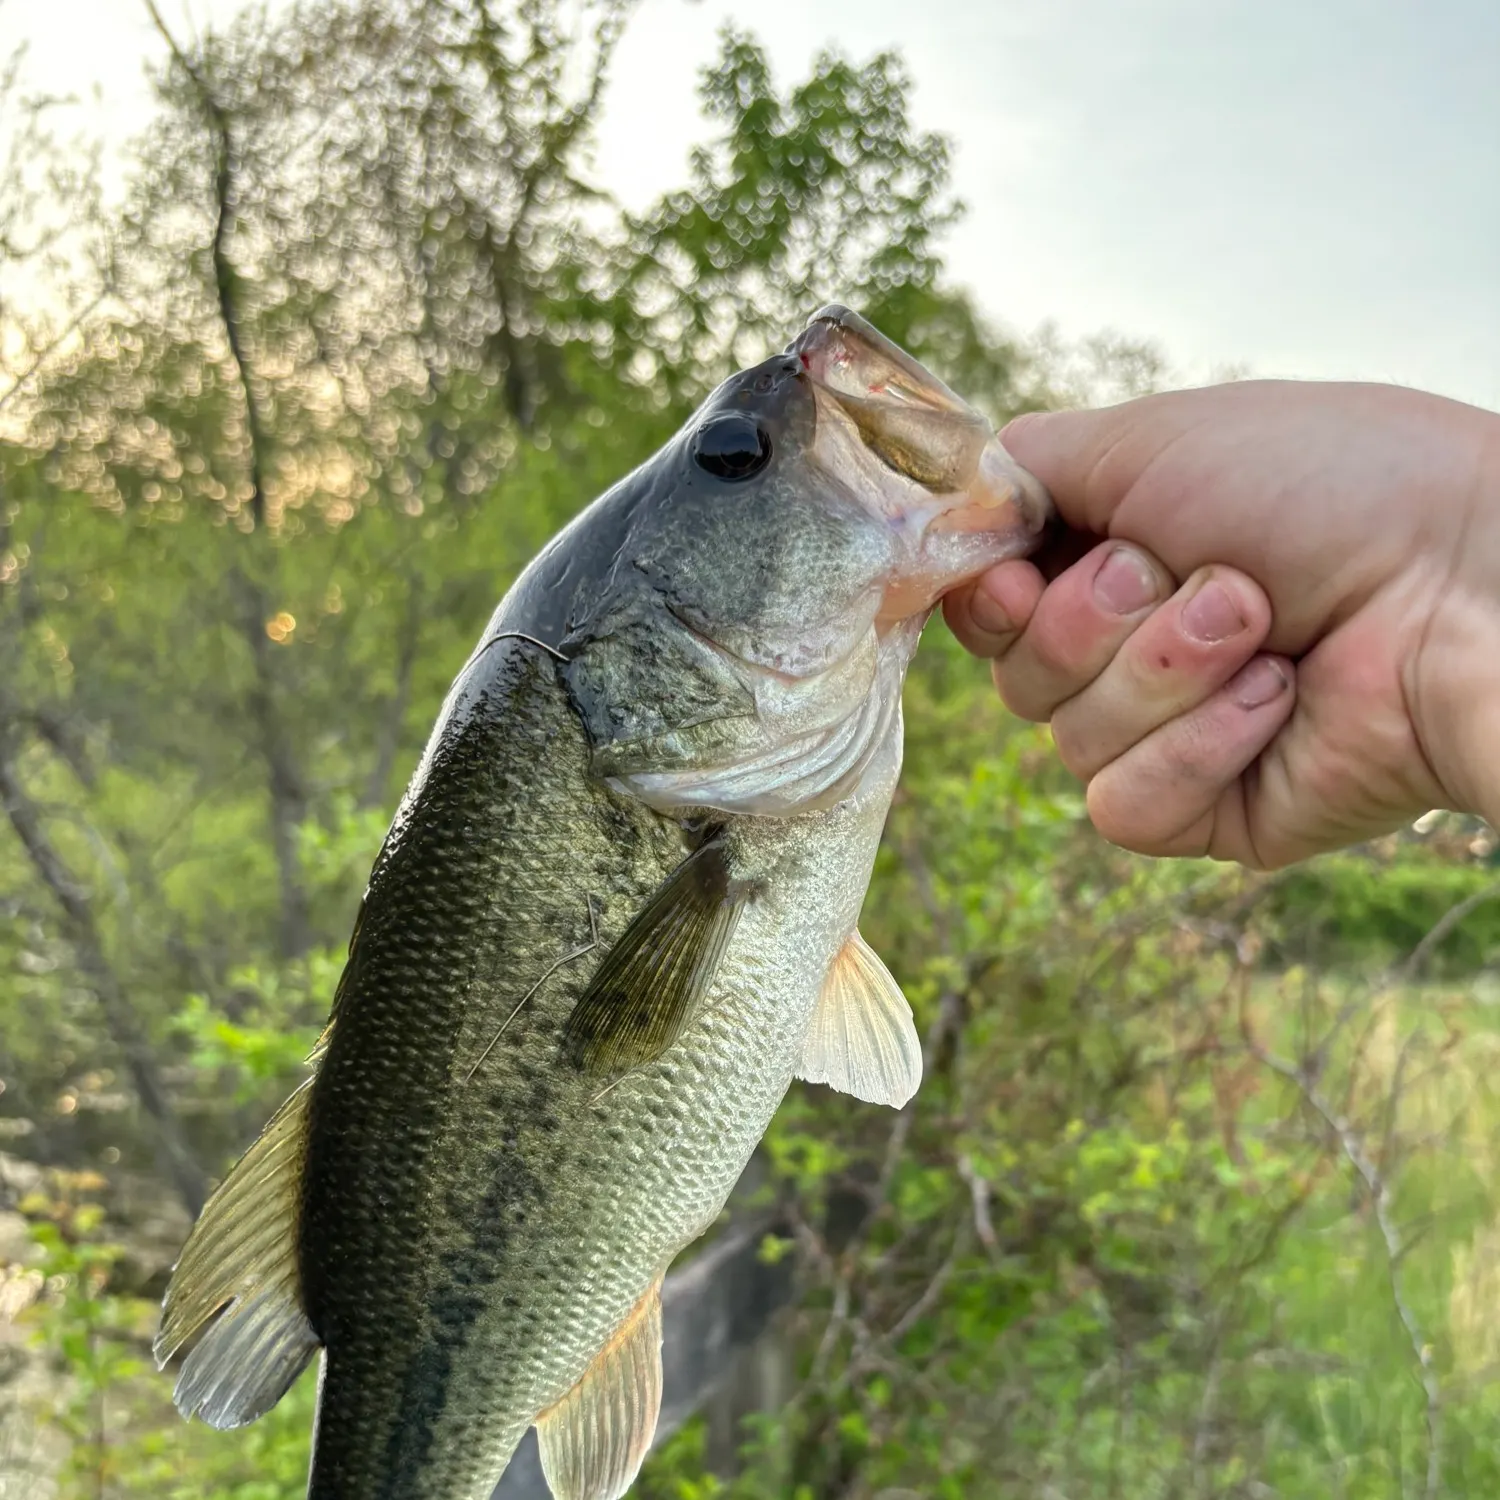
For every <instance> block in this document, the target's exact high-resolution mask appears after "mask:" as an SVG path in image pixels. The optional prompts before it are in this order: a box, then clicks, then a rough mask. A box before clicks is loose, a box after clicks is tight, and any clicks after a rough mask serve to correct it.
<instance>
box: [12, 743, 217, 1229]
mask: <svg viewBox="0 0 1500 1500" xmlns="http://www.w3.org/2000/svg"><path fill="white" fill-rule="evenodd" d="M0 727H3V726H0ZM0 803H3V804H4V808H5V813H6V816H7V817H8V818H9V820H10V825H11V827H12V828H13V829H14V830H15V834H16V837H17V838H18V839H19V840H20V842H21V846H22V848H24V849H25V850H26V853H27V855H28V856H29V857H30V859H31V863H32V867H33V868H34V869H35V870H36V872H37V875H38V877H39V878H40V879H41V882H42V884H43V885H45V886H46V887H47V889H48V890H49V891H50V892H51V894H52V896H53V898H54V900H55V901H56V902H57V905H58V907H59V908H60V909H61V911H62V915H63V927H64V931H65V933H66V935H67V937H68V941H69V943H70V944H71V946H72V948H73V952H74V955H75V958H76V960H77V963H78V968H79V971H80V973H81V974H82V976H83V979H84V982H85V983H86V984H87V985H88V987H89V989H91V990H92V991H93V993H94V997H95V999H96V1000H97V1001H98V1004H99V1009H100V1011H101V1012H102V1013H103V1016H104V1020H105V1024H106V1025H107V1026H108V1027H109V1032H110V1036H111V1038H112V1039H113V1041H114V1043H115V1046H116V1047H118V1048H119V1050H120V1054H121V1056H122V1057H123V1058H124V1060H125V1064H126V1066H127V1068H128V1069H129V1070H130V1076H131V1079H132V1081H133V1082H134V1084H135V1090H136V1096H137V1097H138V1098H139V1099H140V1102H141V1107H142V1109H144V1110H145V1111H146V1113H147V1114H148V1115H149V1116H150V1117H151V1119H152V1121H153V1122H154V1123H155V1125H156V1130H157V1138H158V1143H159V1146H160V1149H161V1154H162V1158H163V1166H164V1167H165V1168H166V1170H167V1174H168V1176H169V1177H170V1178H171V1179H172V1181H173V1182H174V1183H175V1184H176V1186H177V1192H178V1196H179V1197H180V1198H181V1199H182V1201H183V1203H184V1204H185V1205H186V1207H187V1209H188V1211H189V1213H191V1214H194V1215H196V1214H197V1213H198V1211H199V1210H200V1209H201V1208H202V1207H203V1202H204V1199H205V1197H206V1196H207V1193H206V1186H207V1185H206V1182H205V1180H204V1176H203V1172H202V1169H201V1168H200V1167H199V1166H198V1163H197V1162H196V1161H195V1160H194V1158H193V1154H192V1152H191V1151H190V1150H189V1149H188V1146H187V1142H186V1140H185V1139H184V1138H183V1135H182V1130H181V1127H180V1126H179V1125H178V1122H177V1117H176V1114H175V1112H174V1111H173V1109H172V1104H171V1100H170V1099H169V1097H168V1095H167V1090H166V1086H165V1085H164V1083H163V1082H162V1078H161V1073H160V1071H159V1070H158V1068H157V1066H156V1059H155V1057H154V1056H153V1055H152V1053H151V1048H150V1044H149V1043H148V1041H147V1040H146V1037H145V1035H144V1033H143V1032H142V1030H141V1028H140V1025H139V1023H138V1021H137V1019H136V1016H135V1013H134V1011H133V1010H132V1008H131V1005H130V1002H129V1001H128V1000H127V999H126V998H125V990H124V986H123V985H122V984H121V983H120V980H119V978H118V976H117V975H116V974H115V971H114V969H113V968H112V967H111V966H110V963H109V961H108V959H106V957H105V955H104V946H103V943H102V942H101V940H100V937H99V930H98V927H97V925H96V924H95V922H94V914H93V911H92V909H91V908H90V905H89V896H88V891H87V889H86V888H85V887H84V886H83V885H82V884H81V883H80V882H79V881H78V880H77V878H76V877H75V876H74V875H73V872H72V871H71V870H69V869H68V867H67V864H66V862H65V861H64V860H63V858H62V855H61V854H60V853H59V851H58V849H57V847H56V846H55V845H54V844H53V842H52V840H51V838H50V836H49V835H48V833H47V830H46V827H45V826H44V824H43V820H42V815H41V813H40V811H39V810H38V808H37V806H36V804H35V803H34V802H33V801H32V799H31V798H30V796H29V795H28V794H27V792H26V790H25V788H24V787H23V786H22V784H21V779H20V776H19V774H18V773H17V770H16V766H15V763H14V761H13V759H12V758H11V747H10V746H9V745H8V744H5V743H4V742H3V741H0Z"/></svg>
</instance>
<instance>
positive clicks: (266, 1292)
mask: <svg viewBox="0 0 1500 1500" xmlns="http://www.w3.org/2000/svg"><path fill="white" fill-rule="evenodd" d="M311 1089H312V1084H311V1081H309V1082H308V1083H305V1084H303V1085H302V1087H301V1088H299V1089H298V1090H297V1092H296V1093H295V1094H293V1095H292V1097H291V1098H290V1099H288V1100H287V1101H286V1103H285V1104H283V1105H282V1106H281V1108H280V1109H279V1110H277V1111H276V1113H275V1115H273V1116H272V1118H271V1122H270V1124H269V1125H267V1126H266V1128H265V1129H264V1130H263V1131H262V1132H261V1134H260V1137H259V1139H258V1140H256V1142H255V1144H254V1145H253V1146H251V1147H250V1149H249V1150H248V1151H247V1152H246V1153H245V1154H244V1155H243V1156H242V1157H241V1158H240V1159H239V1161H238V1162H237V1163H236V1164H235V1166H234V1168H233V1170H232V1171H231V1172H230V1174H229V1176H228V1177H226V1178H225V1179H224V1181H223V1182H222V1183H220V1184H219V1187H218V1189H217V1191H216V1192H215V1193H214V1195H213V1197H211V1198H210V1199H209V1200H208V1202H207V1204H205V1205H204V1209H203V1212H202V1213H201V1214H200V1215H199V1216H198V1222H197V1223H196V1224H195V1225H194V1226H193V1232H192V1233H191V1234H190V1235H189V1236H188V1242H187V1244H186V1245H185V1246H184V1247H183V1251H182V1255H181V1258H180V1259H179V1260H178V1262H177V1265H176V1267H175V1268H174V1270H173V1272H172V1279H171V1281H170V1282H169V1283H168V1284H167V1295H166V1297H165V1299H164V1300H163V1302H162V1314H161V1327H160V1329H159V1331H158V1332H157V1335H156V1339H155V1342H154V1343H153V1345H152V1351H153V1353H154V1354H155V1355H156V1362H157V1366H158V1368H160V1367H162V1366H164V1365H165V1364H166V1363H167V1361H168V1360H169V1359H171V1358H172V1356H173V1355H174V1354H175V1353H176V1352H177V1351H178V1350H179V1349H181V1348H182V1347H183V1346H184V1345H185V1344H187V1343H188V1342H189V1341H190V1340H191V1339H192V1338H193V1337H194V1336H195V1335H196V1334H197V1333H199V1332H200V1331H201V1330H202V1329H204V1328H205V1326H207V1330H208V1331H207V1332H206V1333H204V1334H203V1337H202V1338H200V1339H199V1340H198V1343H197V1345H196V1346H195V1347H194V1349H193V1350H192V1352H191V1353H190V1354H189V1355H188V1357H187V1358H186V1359H185V1360H184V1361H183V1364H182V1370H181V1372H180V1373H179V1375H178V1377H177V1386H176V1389H175V1390H174V1391H173V1393H172V1399H173V1400H174V1401H175V1402H176V1403H177V1408H178V1410H179V1411H181V1412H182V1414H183V1415H184V1416H185V1417H190V1416H193V1415H195V1414H196V1415H197V1416H199V1417H201V1418H202V1419H203V1420H204V1421H205V1422H207V1423H208V1425H209V1426H210V1427H219V1428H224V1427H242V1426H243V1425H244V1424H245V1423H246V1422H253V1421H254V1420H255V1418H256V1417H259V1416H261V1415H263V1414H264V1413H265V1412H267V1411H269V1410H270V1409H271V1408H272V1407H273V1406H275V1404H276V1403H277V1402H278V1401H279V1400H280V1399H281V1397H282V1396H283V1395H284V1394H285V1393H286V1390H287V1388H288V1387H289V1386H290V1385H291V1383H292V1382H293V1381H294V1380H295V1379H296V1378H297V1377H298V1375H300V1374H301V1373H302V1370H303V1367H304V1366H305V1365H306V1364H307V1362H308V1360H309V1359H311V1358H312V1354H313V1351H314V1350H315V1349H316V1348H317V1347H318V1338H317V1335H316V1334H315V1333H314V1332H313V1330H312V1324H311V1323H309V1322H308V1320H307V1314H306V1313H305V1312H304V1311H303V1308H302V1285H301V1276H300V1274H299V1272H298V1267H297V1219H298V1212H299V1201H300V1198H301V1189H302V1164H303V1160H304V1158H305V1156H306V1147H307V1108H308V1100H309V1098H310V1095H311Z"/></svg>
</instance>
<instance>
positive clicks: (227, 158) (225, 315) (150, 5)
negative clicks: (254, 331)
mask: <svg viewBox="0 0 1500 1500" xmlns="http://www.w3.org/2000/svg"><path fill="white" fill-rule="evenodd" d="M144 4H145V6H146V9H147V11H148V12H149V13H150V15H151V20H152V23H153V24H154V25H155V27H156V29H157V31H159V32H160V33H161V37H162V40H163V41H164V42H166V44H167V46H168V48H169V49H170V50H171V53H172V56H173V58H175V59H176V61H177V64H178V66H179V67H181V69H182V71H183V72H184V73H186V74H187V76H188V80H189V82H191V84H192V85H193V88H194V89H195V90H196V92H197V95H198V101H199V103H200V104H201V105H202V107H203V113H204V115H205V117H206V118H207V120H208V128H209V134H210V135H211V136H212V138H213V147H214V234H213V240H212V242H211V243H210V246H209V255H210V259H211V262H212V265H213V272H214V287H215V289H216V291H217V292H218V298H219V316H220V318H221V320H222V321H223V324H224V335H225V338H226V339H227V340H228V343H229V358H230V362H231V363H232V364H233V365H234V372H235V375H236V377H237V379H238V380H239V384H240V390H241V392H242V393H243V395H244V398H245V427H246V431H247V433H248V436H249V440H250V515H251V517H252V519H253V520H254V522H255V525H256V528H257V529H259V528H261V527H263V526H264V525H265V523H266V497H265V486H264V481H263V477H262V475H263V469H262V465H261V454H262V451H263V448H264V444H265V432H264V429H263V428H262V426H261V420H260V411H259V409H258V408H257V406H256V404H255V395H254V392H253V391H252V390H251V388H250V367H249V363H248V361H247V360H246V358H245V351H244V344H243V342H242V341H241V338H240V322H239V310H238V308H237V307H236V306H235V299H234V283H235V275H234V268H233V267H232V266H231V265H230V264H229V254H228V251H227V249H226V246H227V244H228V240H229V233H230V230H231V228H232V227H233V224H234V210H233V208H232V207H231V205H232V203H233V201H234V177H235V169H236V162H235V156H234V142H233V138H232V136H231V133H230V129H229V118H228V116H227V115H226V114H225V113H224V110H223V108H222V106H221V105H220V104H219V101H218V100H217V99H216V98H215V97H214V92H213V89H212V88H211V87H210V86H209V82H208V79H207V78H206V77H205V76H204V74H203V72H202V70H201V69H200V68H199V67H198V66H197V64H195V63H194V62H193V61H192V59H191V58H189V57H188V55H187V54H186V53H185V52H184V51H183V50H182V48H181V47H179V46H178V45H177V39H176V37H174V36H173V35H172V33H171V31H170V30H169V29H168V27H167V23H166V22H165V21H163V20H162V18H161V12H160V11H159V10H157V8H156V0H144Z"/></svg>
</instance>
